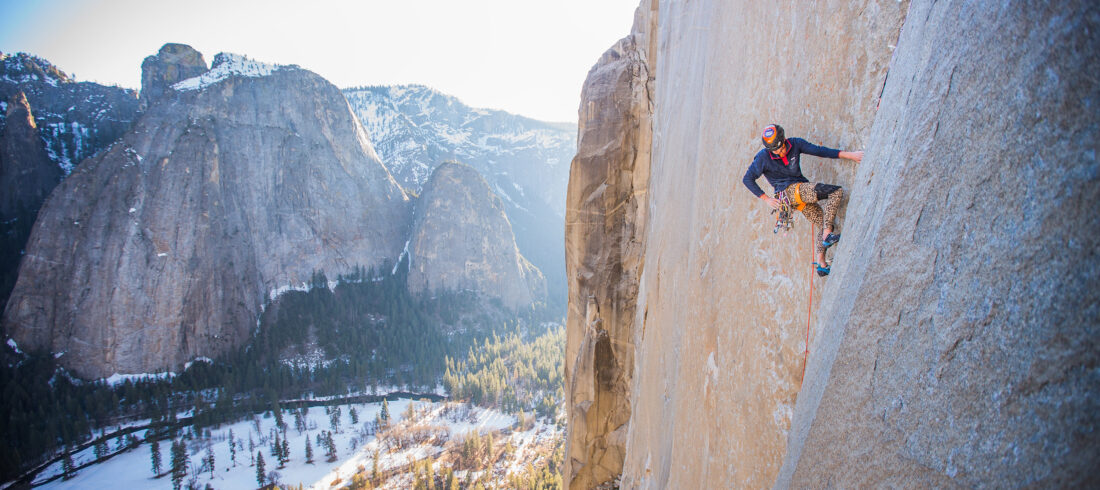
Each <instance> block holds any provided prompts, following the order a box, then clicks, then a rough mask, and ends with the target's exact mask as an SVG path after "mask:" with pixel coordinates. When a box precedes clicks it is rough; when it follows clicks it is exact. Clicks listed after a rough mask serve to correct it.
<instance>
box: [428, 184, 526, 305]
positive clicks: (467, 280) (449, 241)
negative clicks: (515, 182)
mask: <svg viewBox="0 0 1100 490" xmlns="http://www.w3.org/2000/svg"><path fill="white" fill-rule="evenodd" d="M413 216H414V217H413V225H412V237H411V239H410V241H409V245H408V253H409V259H410V263H409V276H408V285H409V290H411V291H412V292H422V291H432V290H436V289H452V290H457V289H469V290H474V291H479V292H480V293H481V294H482V295H484V296H486V297H488V298H498V299H500V300H501V302H502V303H503V304H504V305H505V306H507V307H509V308H524V307H528V306H530V305H531V303H532V302H534V301H536V300H541V299H543V298H545V296H546V281H545V279H544V278H543V277H542V273H540V272H539V270H538V269H537V268H535V267H534V266H532V265H531V263H530V262H528V261H527V259H525V258H524V257H523V255H521V254H520V253H519V249H517V248H516V240H515V237H514V236H513V234H512V227H511V225H510V224H509V223H508V217H507V216H505V214H504V205H503V204H502V203H501V200H500V198H499V197H497V195H496V194H494V193H493V191H492V190H491V189H490V188H489V185H488V184H487V183H486V182H485V179H483V178H482V177H481V174H479V173H478V171H477V170H475V169H474V168H473V167H470V166H468V165H464V164H459V163H444V164H442V165H440V166H439V167H437V168H436V169H435V171H434V172H432V176H431V179H429V180H428V182H427V184H425V186H424V189H423V194H421V196H420V198H419V199H418V200H417V202H416V207H415V212H414V215H413Z"/></svg>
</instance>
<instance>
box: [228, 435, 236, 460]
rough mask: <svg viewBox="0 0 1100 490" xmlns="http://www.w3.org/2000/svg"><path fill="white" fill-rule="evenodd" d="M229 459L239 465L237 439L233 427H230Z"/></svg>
mask: <svg viewBox="0 0 1100 490" xmlns="http://www.w3.org/2000/svg"><path fill="white" fill-rule="evenodd" d="M229 460H230V461H232V462H233V466H237V439H236V438H235V437H233V429H229Z"/></svg>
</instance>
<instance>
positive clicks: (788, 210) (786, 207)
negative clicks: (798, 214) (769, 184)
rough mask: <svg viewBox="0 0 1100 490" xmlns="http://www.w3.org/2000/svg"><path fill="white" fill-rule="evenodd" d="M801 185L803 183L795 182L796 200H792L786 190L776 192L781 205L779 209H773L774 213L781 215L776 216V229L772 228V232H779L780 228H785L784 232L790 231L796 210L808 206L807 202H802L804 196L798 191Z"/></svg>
mask: <svg viewBox="0 0 1100 490" xmlns="http://www.w3.org/2000/svg"><path fill="white" fill-rule="evenodd" d="M800 185H802V184H794V192H793V194H794V201H791V199H790V198H788V197H787V193H786V192H777V193H775V198H776V199H778V200H779V203H780V205H779V209H773V210H772V214H776V213H779V216H777V217H776V220H775V229H774V230H772V233H779V230H780V229H782V230H783V233H784V234H786V233H787V232H788V231H790V229H791V227H792V225H793V224H794V212H795V211H802V208H804V207H806V203H805V202H802V197H801V196H800V195H799V193H798V186H800Z"/></svg>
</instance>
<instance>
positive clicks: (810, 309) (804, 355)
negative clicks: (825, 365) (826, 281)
mask: <svg viewBox="0 0 1100 490" xmlns="http://www.w3.org/2000/svg"><path fill="white" fill-rule="evenodd" d="M813 253H814V225H813V223H810V256H811V257H812V256H813ZM809 282H810V298H809V301H807V302H806V303H807V306H806V350H805V351H804V352H803V353H802V379H801V380H800V381H799V383H801V382H802V381H805V380H806V364H808V363H809V362H810V314H811V313H812V312H813V306H814V269H813V268H812V267H811V268H810V275H809Z"/></svg>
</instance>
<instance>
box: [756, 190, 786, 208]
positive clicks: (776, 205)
mask: <svg viewBox="0 0 1100 490" xmlns="http://www.w3.org/2000/svg"><path fill="white" fill-rule="evenodd" d="M760 199H763V200H764V202H766V203H768V206H771V207H772V209H779V206H781V205H782V203H780V202H779V199H776V198H774V197H771V196H768V195H767V194H764V195H761V196H760Z"/></svg>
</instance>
